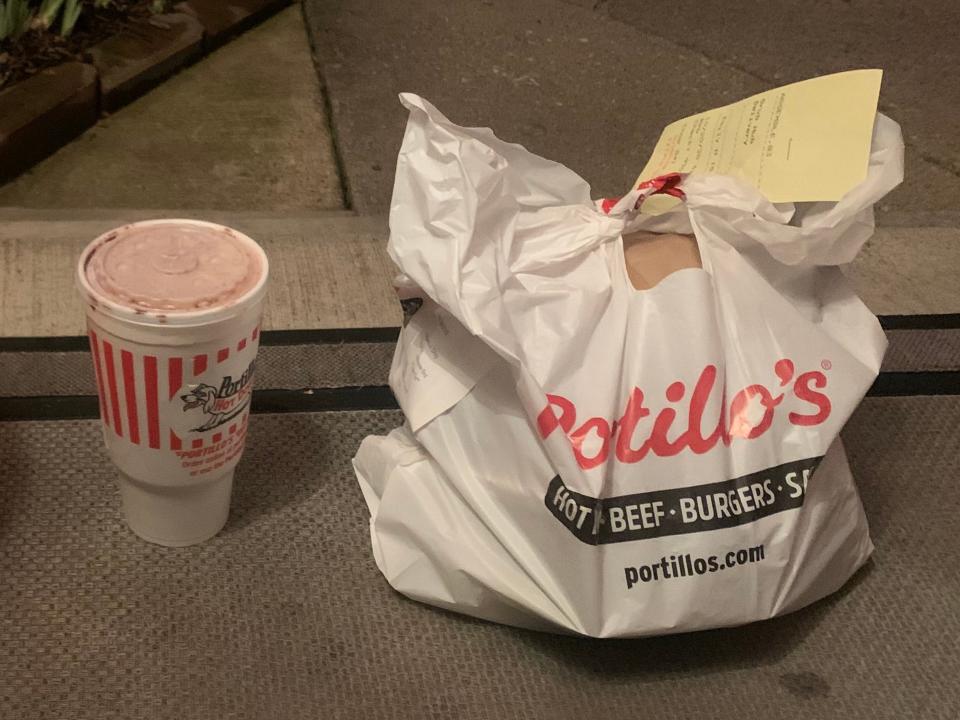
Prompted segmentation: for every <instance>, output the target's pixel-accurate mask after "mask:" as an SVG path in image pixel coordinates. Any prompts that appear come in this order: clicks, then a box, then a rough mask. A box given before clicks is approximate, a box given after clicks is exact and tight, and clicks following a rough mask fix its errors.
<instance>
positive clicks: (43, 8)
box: [37, 0, 63, 28]
mask: <svg viewBox="0 0 960 720" xmlns="http://www.w3.org/2000/svg"><path fill="white" fill-rule="evenodd" d="M62 6H63V0H43V2H42V3H41V4H40V10H38V11H37V17H38V18H40V23H41V24H42V25H43V27H45V28H48V27H50V26H51V25H53V23H55V22H56V20H57V15H59V14H60V8H61V7H62Z"/></svg>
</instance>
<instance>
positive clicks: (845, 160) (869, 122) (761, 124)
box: [637, 70, 883, 211]
mask: <svg viewBox="0 0 960 720" xmlns="http://www.w3.org/2000/svg"><path fill="white" fill-rule="evenodd" d="M882 76H883V71H882V70H852V71H850V72H842V73H837V74H835V75H825V76H824V77H819V78H814V79H812V80H804V81H803V82H798V83H793V84H792V85H785V86H784V87H781V88H777V89H776V90H768V91H767V92H763V93H760V94H759V95H754V96H753V97H750V98H747V99H746V100H741V101H740V102H735V103H733V104H732V105H727V106H725V107H722V108H717V109H716V110H709V111H707V112H704V113H700V114H699V115H693V116H691V117H688V118H685V119H683V120H677V121H676V122H674V123H671V124H670V125H668V126H667V127H666V129H665V130H664V131H663V134H662V135H661V136H660V140H659V141H658V142H657V146H656V148H654V151H653V155H652V156H651V158H650V160H649V162H647V165H646V167H645V168H644V169H643V172H642V173H640V177H639V178H637V182H638V183H640V182H642V181H644V180H649V179H650V178H653V177H657V176H658V175H663V174H664V173H669V172H709V173H718V174H721V175H736V176H738V177H740V178H742V179H744V180H746V181H747V182H749V183H750V184H752V185H753V186H755V187H756V188H757V189H759V190H760V192H761V193H763V194H764V195H765V196H766V197H767V198H768V199H769V200H770V201H771V202H775V203H776V202H812V201H818V200H828V201H836V200H839V199H840V198H841V197H843V196H844V195H845V194H846V193H847V191H849V190H850V189H851V188H853V187H854V186H855V185H857V184H859V183H860V182H862V181H863V179H864V178H865V177H866V176H867V166H868V164H869V161H870V139H871V136H872V134H873V122H874V118H875V116H876V112H877V100H878V98H879V95H880V79H881V77H882ZM652 199H653V198H651V200H652ZM665 199H666V198H665ZM644 210H645V211H646V210H648V208H647V206H646V203H644ZM649 210H654V208H653V207H650V208H649Z"/></svg>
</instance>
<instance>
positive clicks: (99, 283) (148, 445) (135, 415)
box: [77, 220, 268, 546]
mask: <svg viewBox="0 0 960 720" xmlns="http://www.w3.org/2000/svg"><path fill="white" fill-rule="evenodd" d="M267 273H268V263H267V258H266V255H265V254H264V252H263V250H262V249H261V248H260V246H259V245H257V244H256V243H255V242H254V241H253V240H251V239H250V238H248V237H247V236H245V235H243V234H242V233H239V232H237V231H235V230H232V229H230V228H226V227H223V226H221V225H214V224H212V223H205V222H200V221H196V220H151V221H147V222H139V223H133V224H130V225H125V226H123V227H120V228H117V229H115V230H111V231H110V232H107V233H104V234H103V235H101V236H100V237H98V238H97V239H96V240H94V241H93V242H92V243H90V245H88V246H87V248H86V249H85V250H84V251H83V253H82V254H81V256H80V262H79V264H78V268H77V284H78V287H79V289H80V293H81V295H82V297H83V299H84V302H85V304H86V310H87V322H88V329H89V335H90V347H91V351H92V353H93V364H94V371H95V373H96V376H97V387H98V391H99V396H100V416H101V419H102V420H103V432H104V439H105V441H106V445H107V450H108V452H109V454H110V457H111V459H112V460H113V462H114V463H115V464H116V466H117V468H118V470H119V480H120V491H121V498H122V501H123V510H124V515H125V517H126V520H127V523H128V524H129V526H130V528H131V529H132V530H133V531H134V532H135V533H136V534H137V535H139V536H140V537H142V538H144V539H146V540H149V541H151V542H155V543H158V544H161V545H172V546H178V545H191V544H194V543H198V542H202V541H204V540H206V539H209V538H210V537H212V536H213V535H215V534H216V533H217V532H219V530H220V528H222V527H223V525H224V523H225V522H226V519H227V515H228V512H229V504H230V493H231V488H232V484H233V474H234V469H235V467H236V465H237V463H238V461H239V460H240V456H241V454H242V452H243V447H244V441H245V438H246V432H247V419H248V416H249V411H250V398H251V392H252V381H253V374H254V367H255V358H256V353H257V347H258V345H259V326H260V317H261V313H262V306H263V298H264V293H265V290H266V280H267Z"/></svg>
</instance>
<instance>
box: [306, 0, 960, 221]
mask: <svg viewBox="0 0 960 720" xmlns="http://www.w3.org/2000/svg"><path fill="white" fill-rule="evenodd" d="M304 9H305V12H306V16H307V20H308V26H309V30H310V35H311V39H312V41H313V45H314V50H315V52H316V54H317V56H318V58H319V60H320V69H321V72H322V74H323V77H324V80H325V83H326V88H327V91H328V92H329V93H330V97H331V104H332V108H333V124H334V128H335V131H336V134H337V141H338V144H339V148H340V151H341V153H342V155H343V160H344V169H345V174H346V182H347V185H348V187H349V190H350V195H351V199H352V202H353V205H354V207H356V208H357V209H358V210H360V211H363V212H383V211H385V209H386V208H387V207H388V205H389V198H390V192H391V188H392V182H393V169H394V167H395V160H396V153H397V150H398V148H399V146H400V141H401V138H402V134H403V127H404V122H405V116H406V113H405V112H404V111H403V110H402V109H401V107H400V105H399V103H398V102H397V94H398V93H399V92H401V91H410V92H415V93H419V94H421V95H423V96H424V97H426V98H427V99H428V100H430V101H431V102H433V103H434V104H435V105H436V106H437V107H438V108H439V109H440V110H441V111H442V112H444V113H446V114H447V115H448V116H449V117H450V118H451V119H452V120H453V121H454V122H457V123H459V124H463V125H481V126H489V127H492V128H493V130H494V132H496V133H497V135H498V136H499V137H501V138H503V139H505V140H509V141H513V142H519V143H521V144H523V145H525V146H526V147H528V148H529V149H530V150H532V151H533V152H536V153H538V154H541V155H544V156H546V157H548V158H550V159H552V160H557V161H559V162H562V163H564V164H565V165H568V166H569V167H571V168H573V169H574V170H576V171H577V172H578V173H580V174H581V175H582V176H583V177H584V178H586V179H587V180H588V181H589V182H590V183H591V185H592V187H593V194H594V196H595V197H600V196H611V195H619V194H622V192H623V190H624V189H625V188H626V187H628V186H629V185H630V183H631V182H632V181H633V180H634V178H635V177H636V175H637V173H638V172H639V171H640V169H641V168H642V166H643V165H644V163H645V161H646V159H647V157H648V156H649V154H650V152H651V151H652V149H653V146H654V144H655V142H656V139H657V138H658V137H659V134H660V131H661V130H662V128H663V127H664V126H665V125H667V124H668V123H669V122H671V121H673V120H675V119H678V118H681V117H684V116H686V115H689V114H692V113H695V112H699V111H702V110H707V109H710V108H713V107H717V106H720V105H723V104H726V103H729V102H732V101H735V100H738V99H740V98H743V97H746V96H748V95H751V94H753V93H756V92H759V91H762V90H767V89H770V88H773V87H776V86H778V85H783V84H786V83H788V82H791V81H794V80H799V79H805V78H808V77H812V76H816V75H821V74H825V73H829V72H834V71H839V70H845V69H850V68H855V67H881V68H884V69H885V71H886V72H885V81H884V87H883V91H882V93H881V108H882V109H883V111H884V112H887V113H888V114H889V115H891V116H892V117H893V118H894V119H896V120H898V121H900V122H901V124H902V125H903V130H904V137H905V139H906V141H907V144H908V147H907V168H906V172H907V180H906V182H905V183H904V185H903V186H901V187H900V188H899V189H897V190H896V191H894V192H893V193H892V194H891V195H890V196H889V197H888V198H887V199H885V200H884V202H883V203H882V204H881V205H880V207H879V208H878V210H879V214H880V218H879V222H880V223H881V224H882V223H884V222H885V218H884V216H885V215H890V214H892V213H898V214H899V213H903V212H910V213H917V212H921V213H923V221H922V222H918V219H919V218H917V217H916V215H914V219H913V222H912V224H923V225H927V224H941V220H940V219H939V214H940V213H941V212H942V211H956V210H957V209H958V199H960V142H958V140H957V138H958V137H960V132H958V121H957V112H956V110H957V103H958V101H960V86H958V85H957V83H956V79H955V77H954V75H953V74H952V73H951V72H949V71H947V68H951V67H956V66H957V64H958V62H960V44H958V43H957V42H956V40H955V37H954V36H955V34H956V27H957V25H958V20H960V5H957V4H956V3H953V2H949V1H941V2H933V3H924V4H923V5H922V6H920V5H918V6H916V7H914V6H910V8H909V9H907V8H906V7H905V6H903V4H902V3H898V2H895V0H882V1H881V2H875V3H870V4H869V5H868V6H865V5H862V4H857V3H849V2H848V3H845V4H841V3H836V2H830V1H828V0H816V1H815V2H810V3H804V4H803V5H798V4H796V3H792V2H786V1H785V0H779V1H777V2H769V3H755V2H750V1H749V0H735V1H734V2H727V1H726V0H708V1H707V2H698V3H672V4H670V3H668V4H659V5H651V4H650V3H640V2H625V1H620V0H609V1H608V0H571V1H570V2H560V1H559V0H525V1H524V2H514V1H512V0H484V2H473V0H448V1H447V2H444V3H437V2H433V1H432V0H404V1H403V2H396V3H383V2H379V1H378V0H304Z"/></svg>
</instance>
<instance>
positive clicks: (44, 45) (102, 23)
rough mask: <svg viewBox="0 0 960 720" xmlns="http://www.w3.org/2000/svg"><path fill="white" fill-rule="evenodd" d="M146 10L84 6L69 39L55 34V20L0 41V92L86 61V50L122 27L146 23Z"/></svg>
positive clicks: (135, 2)
mask: <svg viewBox="0 0 960 720" xmlns="http://www.w3.org/2000/svg"><path fill="white" fill-rule="evenodd" d="M150 6H151V2H150V0H113V2H112V3H110V5H109V6H108V7H105V8H94V7H93V6H92V5H86V6H85V7H84V9H83V13H81V15H80V18H79V19H78V20H77V24H76V25H75V26H74V28H73V32H72V33H71V34H70V36H69V37H66V38H63V37H60V36H59V35H58V34H57V32H56V31H58V30H59V28H60V18H59V17H58V18H57V20H56V22H55V23H54V25H53V27H51V28H49V29H46V30H40V29H34V30H27V31H26V32H25V33H24V34H23V35H21V36H20V37H18V38H16V39H11V38H6V39H5V40H0V90H2V89H3V88H5V87H7V86H9V85H13V84H14V83H17V82H20V81H21V80H24V79H26V78H28V77H30V76H31V75H33V74H34V73H36V72H38V71H40V70H43V69H44V68H48V67H51V66H53V65H59V64H60V63H63V62H69V61H71V60H79V61H80V62H86V61H88V60H89V57H88V56H87V53H86V51H87V49H88V48H91V47H93V46H94V45H96V44H97V43H98V42H100V41H101V40H105V39H106V38H108V37H110V36H111V35H114V34H116V33H117V32H119V31H120V30H122V29H123V28H125V27H129V26H131V25H134V26H135V25H136V24H137V23H146V22H149V21H150V17H151V15H152V13H151V11H150Z"/></svg>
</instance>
